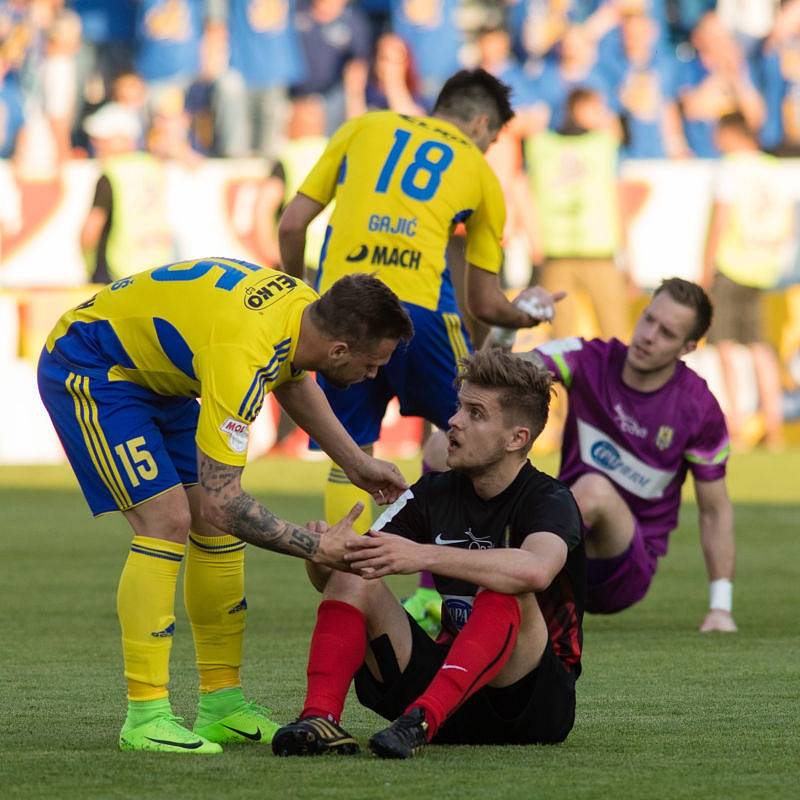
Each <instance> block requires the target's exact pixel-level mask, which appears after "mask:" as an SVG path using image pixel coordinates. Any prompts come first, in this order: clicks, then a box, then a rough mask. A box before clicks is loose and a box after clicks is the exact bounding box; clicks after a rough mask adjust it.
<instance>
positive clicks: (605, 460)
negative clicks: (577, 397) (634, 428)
mask: <svg viewBox="0 0 800 800" xmlns="http://www.w3.org/2000/svg"><path fill="white" fill-rule="evenodd" d="M578 442H579V444H580V451H581V461H583V463H584V464H588V465H589V466H590V467H594V468H595V469H597V470H600V472H603V473H605V474H606V475H608V477H609V478H611V480H612V481H614V483H616V484H617V485H618V486H621V487H622V488H623V489H627V491H629V492H631V493H632V494H635V495H636V496H637V497H642V498H644V499H646V500H653V499H655V498H657V497H662V496H663V494H664V490H665V489H666V488H667V487H668V486H669V484H670V482H671V481H672V480H673V479H674V478H675V472H674V471H670V470H665V469H658V468H657V467H653V466H651V465H650V464H647V463H645V462H644V461H642V460H641V459H640V458H637V457H636V456H635V455H634V454H633V453H631V452H630V451H628V450H626V449H625V448H624V447H621V446H620V445H619V444H617V443H615V442H611V441H609V438H608V434H607V433H604V432H603V431H601V430H600V429H599V428H595V427H594V425H590V424H589V423H588V422H585V421H584V420H582V419H579V420H578Z"/></svg>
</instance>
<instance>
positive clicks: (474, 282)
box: [467, 264, 566, 328]
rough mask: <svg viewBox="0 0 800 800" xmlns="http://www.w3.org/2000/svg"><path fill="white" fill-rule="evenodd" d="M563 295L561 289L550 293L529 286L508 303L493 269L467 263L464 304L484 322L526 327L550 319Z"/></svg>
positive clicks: (504, 326)
mask: <svg viewBox="0 0 800 800" xmlns="http://www.w3.org/2000/svg"><path fill="white" fill-rule="evenodd" d="M564 297H566V293H565V292H557V293H556V294H550V292H547V291H545V290H544V289H542V288H541V287H531V288H529V289H525V291H523V292H521V293H520V295H519V297H517V298H515V300H514V302H513V303H512V302H511V301H510V300H509V299H508V298H507V297H506V296H505V294H503V290H502V289H501V288H500V280H499V278H498V277H497V275H496V274H495V273H494V272H489V271H488V270H485V269H481V268H480V267H476V266H475V265H474V264H467V306H468V307H469V311H470V313H471V314H472V315H473V316H474V317H476V318H477V319H479V320H480V321H481V322H485V323H486V324H487V325H498V326H500V327H503V328H530V327H532V326H533V325H538V324H539V323H540V322H545V321H549V320H551V319H553V316H554V314H555V304H556V303H557V302H558V301H559V300H562V299H563V298H564Z"/></svg>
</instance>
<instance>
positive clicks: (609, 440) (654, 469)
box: [523, 278, 736, 632]
mask: <svg viewBox="0 0 800 800" xmlns="http://www.w3.org/2000/svg"><path fill="white" fill-rule="evenodd" d="M711 316H712V308H711V303H710V301H709V299H708V297H707V296H706V294H705V292H704V291H703V290H702V289H701V288H700V287H699V286H697V285H696V284H694V283H690V282H689V281H685V280H682V279H680V278H670V279H668V280H665V281H663V282H662V284H661V286H659V288H658V289H657V290H656V291H655V293H654V295H653V297H652V299H651V300H650V303H649V305H648V306H647V308H645V310H644V311H643V313H642V315H641V317H640V318H639V320H638V322H637V323H636V327H635V329H634V332H633V337H632V340H631V343H630V345H628V346H626V345H624V344H623V343H622V342H620V341H619V340H617V339H611V340H609V341H604V340H602V339H593V340H585V339H579V338H571V339H561V340H557V341H553V342H549V343H547V344H545V345H542V346H540V347H539V348H537V349H535V350H532V351H531V352H530V353H527V354H525V355H524V356H523V357H524V358H528V359H532V360H534V361H537V362H543V363H544V364H545V365H546V366H547V368H548V369H549V370H550V371H551V372H552V373H553V375H554V377H555V378H556V380H558V381H560V382H561V383H562V384H563V385H564V387H565V388H566V390H567V392H568V394H569V411H568V415H567V420H566V424H565V429H564V441H563V444H562V449H561V468H560V472H559V476H558V477H559V479H560V480H562V481H564V482H565V483H567V484H568V485H569V486H570V488H571V489H572V493H573V494H574V495H575V499H576V500H577V502H578V506H579V508H580V510H581V514H582V516H583V520H584V524H585V525H586V527H587V529H588V532H587V537H586V554H587V579H588V593H587V598H586V610H587V611H590V612H594V613H597V614H611V613H614V612H617V611H622V610H623V609H626V608H629V607H630V606H632V605H633V604H634V603H637V602H638V601H639V600H641V599H642V598H643V597H644V596H645V594H646V593H647V590H648V588H649V586H650V582H651V581H652V579H653V575H654V574H655V571H656V568H657V564H658V559H659V558H660V557H661V556H663V555H665V554H666V552H667V545H668V540H669V534H670V532H671V531H672V530H673V529H674V528H675V527H676V525H677V522H678V511H679V508H680V501H681V486H682V485H683V482H684V480H685V479H686V475H687V473H688V472H691V474H692V477H693V478H694V488H695V494H696V497H697V506H698V513H699V524H700V544H701V547H702V549H703V556H704V559H705V564H706V570H707V572H708V579H709V583H710V591H709V594H710V602H709V610H708V613H707V614H706V616H705V618H704V620H703V622H702V623H701V625H700V630H701V631H703V632H705V631H735V630H736V624H735V622H734V619H733V616H732V613H731V611H732V588H733V587H732V579H733V571H734V560H735V544H734V530H733V509H732V506H731V502H730V499H729V497H728V493H727V489H726V485H725V465H726V462H727V458H728V453H729V443H728V431H727V428H726V426H725V419H724V417H723V414H722V411H721V409H720V407H719V404H718V403H717V401H716V399H715V398H714V396H713V395H712V394H711V391H710V390H709V388H708V386H707V385H706V382H705V381H704V380H703V379H702V378H700V377H699V376H698V375H697V374H696V373H695V372H693V371H692V370H691V369H689V367H687V366H686V364H684V363H683V361H681V357H682V356H684V355H686V354H687V353H689V352H691V351H692V350H694V349H695V348H696V347H697V343H698V341H699V340H700V339H701V338H702V337H703V336H704V335H705V333H706V331H707V330H708V327H709V325H710V323H711Z"/></svg>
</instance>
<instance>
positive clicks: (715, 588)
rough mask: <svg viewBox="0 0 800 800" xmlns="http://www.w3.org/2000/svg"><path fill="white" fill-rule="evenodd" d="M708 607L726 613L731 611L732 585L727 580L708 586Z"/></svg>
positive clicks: (713, 582) (721, 579) (714, 582)
mask: <svg viewBox="0 0 800 800" xmlns="http://www.w3.org/2000/svg"><path fill="white" fill-rule="evenodd" d="M708 607H709V608H718V609H719V610H720V611H728V612H730V611H731V610H732V609H733V584H732V583H731V582H730V581H729V580H728V579H727V578H717V580H715V581H711V583H709V584H708Z"/></svg>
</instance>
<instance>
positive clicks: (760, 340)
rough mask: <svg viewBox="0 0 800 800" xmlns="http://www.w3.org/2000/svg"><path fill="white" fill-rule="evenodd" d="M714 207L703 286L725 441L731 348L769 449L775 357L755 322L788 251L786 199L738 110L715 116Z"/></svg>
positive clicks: (734, 433)
mask: <svg viewBox="0 0 800 800" xmlns="http://www.w3.org/2000/svg"><path fill="white" fill-rule="evenodd" d="M716 138H717V144H718V147H719V150H720V152H722V154H723V157H722V159H721V161H720V163H719V170H718V176H717V183H716V188H715V193H714V205H713V208H712V213H711V220H710V223H709V230H708V238H707V242H706V249H705V255H704V259H703V261H704V280H703V282H704V283H705V285H707V286H708V285H711V286H712V288H711V296H712V300H713V302H714V309H715V313H714V321H713V323H712V325H711V330H710V331H709V337H708V339H709V342H711V343H712V344H716V345H717V349H718V351H719V356H720V362H721V367H722V372H723V378H724V380H725V384H726V389H727V396H728V398H729V402H728V409H727V417H728V428H729V429H730V433H731V439H732V440H733V441H734V442H736V441H737V439H738V438H740V436H741V433H742V423H743V419H742V415H741V412H740V409H739V408H738V406H737V392H736V390H735V378H734V376H735V366H734V363H733V359H734V354H733V353H734V349H735V345H736V344H737V343H738V344H740V345H746V346H747V347H748V349H749V350H750V352H751V354H752V359H753V365H754V367H755V373H756V380H757V383H758V391H759V397H760V401H761V409H762V412H763V416H764V425H765V439H766V442H767V444H768V445H769V446H772V447H779V446H781V445H782V443H783V436H782V416H781V406H780V404H781V382H780V374H779V369H778V361H777V357H776V356H775V353H774V352H773V350H772V348H771V346H770V345H769V344H767V342H766V338H767V337H766V334H765V331H764V326H763V320H762V301H763V295H764V292H765V290H767V289H770V288H772V287H774V286H775V285H776V284H777V283H778V281H779V280H780V278H781V275H782V274H783V272H784V271H785V270H786V269H787V267H788V265H789V262H790V259H791V256H792V254H793V252H794V249H795V234H796V232H795V222H794V201H793V199H792V198H791V196H790V195H789V193H788V192H787V191H786V190H785V189H784V187H783V186H782V184H781V183H780V175H779V170H778V168H777V162H776V160H775V159H774V158H772V157H771V156H768V155H766V154H765V153H762V152H761V151H760V150H759V148H758V141H757V139H756V136H755V134H754V133H753V132H752V130H751V129H750V128H749V126H748V124H747V121H746V120H745V118H744V115H743V114H741V113H738V112H735V113H732V114H728V115H725V116H723V117H722V119H721V120H720V121H719V124H718V127H717V133H716Z"/></svg>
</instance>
